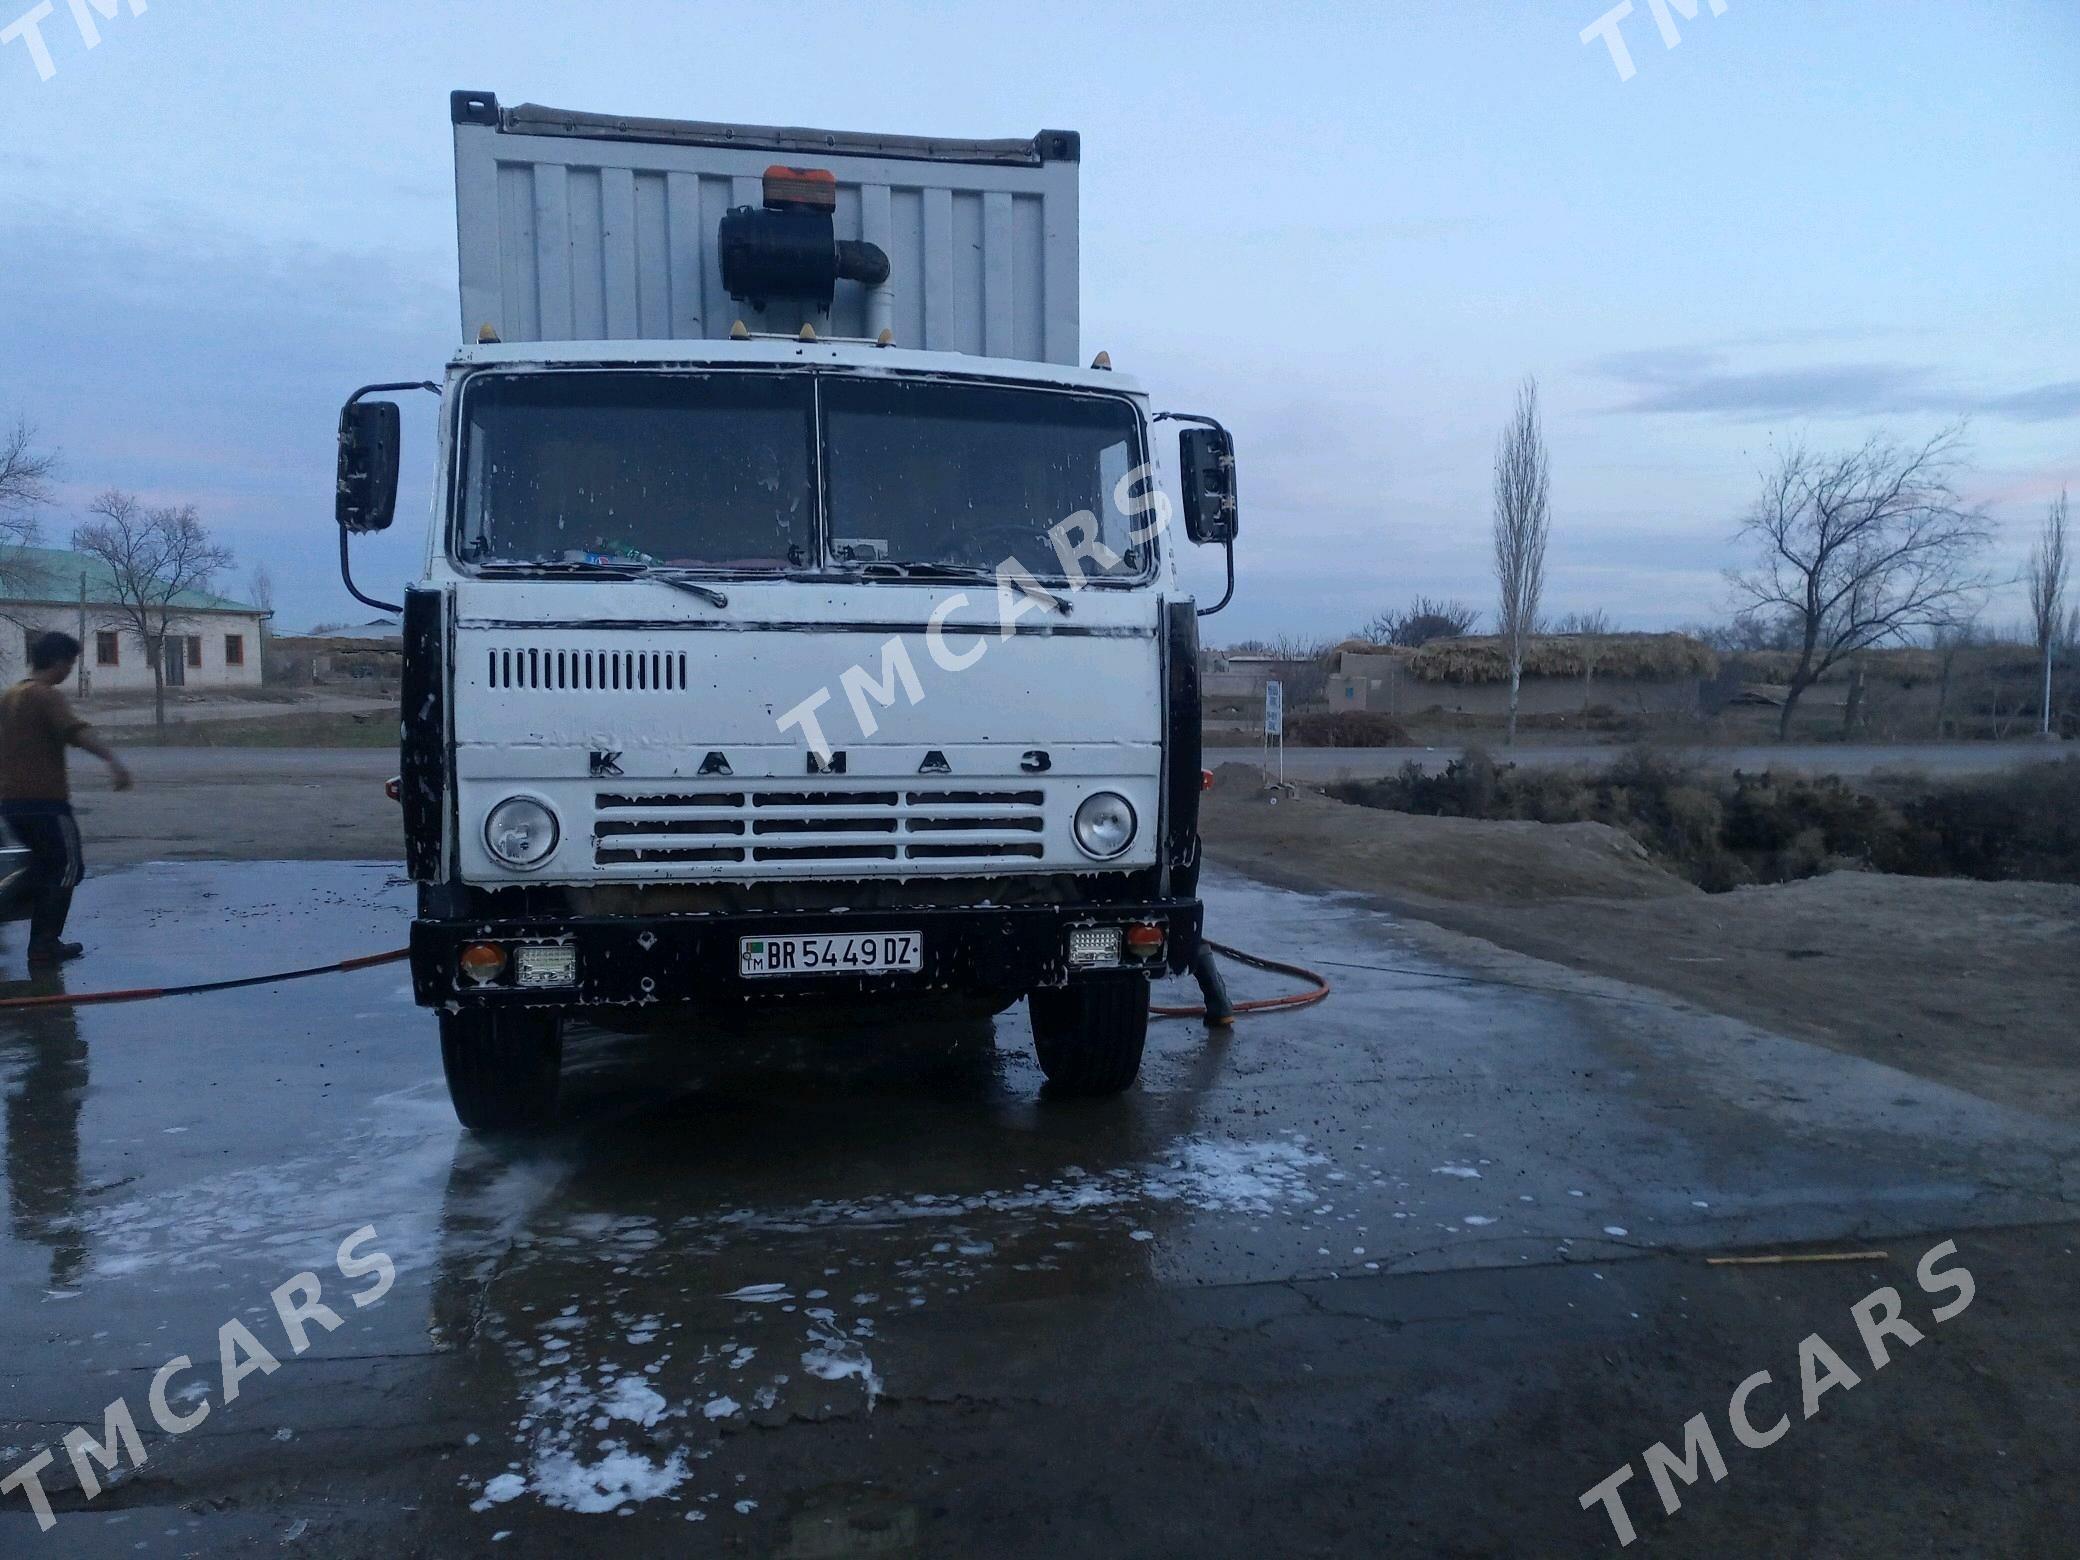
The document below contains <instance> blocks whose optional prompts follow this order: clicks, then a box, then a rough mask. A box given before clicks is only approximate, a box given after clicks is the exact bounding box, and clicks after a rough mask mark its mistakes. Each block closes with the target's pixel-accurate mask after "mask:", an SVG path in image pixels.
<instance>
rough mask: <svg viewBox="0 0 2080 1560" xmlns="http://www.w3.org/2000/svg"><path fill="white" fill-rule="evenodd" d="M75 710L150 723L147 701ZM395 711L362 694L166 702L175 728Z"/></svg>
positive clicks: (94, 717)
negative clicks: (204, 723)
mask: <svg viewBox="0 0 2080 1560" xmlns="http://www.w3.org/2000/svg"><path fill="white" fill-rule="evenodd" d="M78 707H79V712H80V714H82V715H83V716H85V717H86V718H87V719H88V720H90V721H92V722H93V723H94V724H95V725H97V726H107V727H114V728H121V727H125V726H149V725H151V724H152V706H151V701H150V700H146V701H145V702H144V703H142V704H139V703H135V702H132V701H131V700H128V699H126V700H125V701H124V702H123V703H121V704H102V703H97V702H96V701H94V700H92V699H87V700H82V701H80V702H79V706H78ZM396 708H397V699H396V696H395V695H392V696H390V697H389V698H370V697H368V696H367V695H365V694H352V693H309V694H305V695H304V696H303V697H302V698H298V699H211V698H194V699H191V698H187V697H184V696H182V695H178V694H176V695H172V696H170V697H169V698H168V700H167V705H166V719H167V722H168V723H169V724H171V725H176V726H178V725H183V724H185V723H186V722H189V721H196V720H263V719H266V718H268V717H270V716H278V715H333V714H342V713H351V714H356V715H374V714H380V713H383V712H385V711H395V710H396Z"/></svg>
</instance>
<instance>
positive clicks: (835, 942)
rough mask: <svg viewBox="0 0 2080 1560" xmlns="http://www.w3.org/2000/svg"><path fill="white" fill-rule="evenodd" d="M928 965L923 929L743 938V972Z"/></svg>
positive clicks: (868, 970) (870, 971)
mask: <svg viewBox="0 0 2080 1560" xmlns="http://www.w3.org/2000/svg"><path fill="white" fill-rule="evenodd" d="M923 968H924V937H923V934H921V933H918V932H847V933H845V934H844V935H842V936H831V937H820V936H810V937H741V938H739V939H738V940H737V973H738V974H739V975H892V974H896V973H898V972H901V971H905V970H911V971H915V970H921V969H923Z"/></svg>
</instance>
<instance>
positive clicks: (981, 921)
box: [412, 899, 1201, 1007]
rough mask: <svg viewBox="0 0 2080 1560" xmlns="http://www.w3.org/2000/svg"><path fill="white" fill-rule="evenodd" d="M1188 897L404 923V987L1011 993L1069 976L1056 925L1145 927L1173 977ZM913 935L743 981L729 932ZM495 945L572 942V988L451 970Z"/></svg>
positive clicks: (753, 993)
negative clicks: (825, 963)
mask: <svg viewBox="0 0 2080 1560" xmlns="http://www.w3.org/2000/svg"><path fill="white" fill-rule="evenodd" d="M1200 919H1201V911H1200V905H1199V901H1198V900H1196V899H1179V900H1164V901H1155V902H1143V903H1140V904H1108V905H1103V906H1096V905H1006V906H993V907H989V908H981V909H977V908H961V909H950V910H891V911H879V910H877V911H873V912H871V913H868V912H856V913H847V914H842V915H833V914H830V913H828V912H824V913H803V914H788V913H780V912H768V913H763V914H755V915H685V916H658V917H579V916H554V917H550V916H543V917H526V918H515V919H510V920H466V919H454V920H435V919H423V918H422V919H420V920H417V921H414V922H413V923H412V989H413V993H414V995H415V996H416V997H417V998H418V1000H419V1003H420V1005H421V1006H423V1007H443V1006H446V1005H448V1004H450V1003H458V1002H459V1003H462V1004H464V1005H470V1006H475V1005H482V1006H499V1007H506V1006H518V1007H596V1006H625V1005H629V1004H641V1003H651V1002H715V1001H748V1000H754V999H757V998H760V997H779V996H795V997H802V996H809V997H842V996H847V995H852V994H875V995H884V994H885V995H891V996H899V995H901V994H903V993H905V992H927V991H943V992H957V993H967V992H974V993H985V992H989V993H1007V994H1008V993H1016V992H1024V991H1030V990H1032V989H1034V988H1035V987H1038V986H1058V985H1061V984H1062V983H1063V982H1064V981H1065V980H1067V979H1068V978H1069V976H1070V974H1071V971H1070V968H1069V963H1068V946H1069V933H1070V931H1071V930H1072V929H1074V928H1076V927H1082V926H1126V925H1128V924H1147V923H1154V924H1156V925H1158V926H1161V927H1162V928H1163V929H1164V932H1165V934H1166V935H1165V938H1164V946H1163V953H1162V955H1161V957H1159V958H1155V959H1151V960H1148V961H1147V962H1146V963H1145V964H1142V965H1138V966H1136V967H1137V968H1143V969H1147V970H1149V971H1150V972H1151V973H1154V972H1156V971H1159V970H1160V971H1165V972H1167V973H1170V974H1181V973H1183V972H1184V971H1185V970H1186V969H1188V968H1189V967H1190V965H1191V960H1192V955H1193V953H1194V952H1195V951H1196V950H1197V948H1198V945H1199V928H1200ZM854 932H857V933H864V932H918V933H921V934H922V936H923V939H924V947H923V965H924V967H923V968H922V969H921V970H918V971H915V972H904V973H889V974H879V975H864V976H862V975H846V974H827V975H804V976H754V977H746V976H744V975H740V974H739V973H738V968H737V944H738V939H739V938H743V937H784V936H789V935H797V934H808V935H836V934H840V933H854ZM478 942H486V943H495V944H497V945H499V946H501V947H503V948H506V949H508V950H510V949H513V948H516V947H520V946H523V945H526V944H529V943H569V944H571V945H572V946H574V947H575V948H576V949H577V951H578V976H577V984H576V985H570V986H543V987H529V988H522V987H518V986H515V985H513V984H511V980H512V970H511V963H510V960H509V962H508V967H507V970H506V973H505V974H504V975H503V976H501V977H500V978H499V979H498V980H496V981H493V982H491V983H489V984H486V985H479V984H477V983H476V982H474V981H472V980H468V979H465V978H464V977H462V976H461V974H460V973H459V969H458V965H457V956H458V955H459V954H460V952H461V950H462V948H463V947H464V946H465V945H466V944H469V943H478Z"/></svg>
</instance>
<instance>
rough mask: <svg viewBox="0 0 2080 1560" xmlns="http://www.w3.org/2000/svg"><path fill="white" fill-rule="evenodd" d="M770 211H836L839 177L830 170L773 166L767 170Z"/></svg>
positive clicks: (766, 194) (766, 193)
mask: <svg viewBox="0 0 2080 1560" xmlns="http://www.w3.org/2000/svg"><path fill="white" fill-rule="evenodd" d="M765 196H766V207H767V209H768V210H779V209H782V208H785V207H789V206H792V207H794V208H795V209H796V210H799V211H836V210H837V209H838V176H837V175H836V174H834V173H832V172H831V171H830V169H828V168H789V167H787V166H785V165H784V164H781V163H774V164H773V166H772V167H770V168H768V169H766V176H765Z"/></svg>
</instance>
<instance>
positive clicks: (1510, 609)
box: [1495, 378, 1552, 745]
mask: <svg viewBox="0 0 2080 1560" xmlns="http://www.w3.org/2000/svg"><path fill="white" fill-rule="evenodd" d="M1550 487H1551V483H1550V474H1549V472H1548V470H1547V463H1546V440H1545V431H1544V429H1543V428H1542V427H1541V426H1540V424H1539V419H1538V381H1537V380H1536V379H1532V378H1527V379H1525V381H1524V384H1523V387H1522V388H1521V389H1519V390H1518V391H1517V409H1516V413H1515V415H1513V416H1512V417H1511V418H1510V420H1509V424H1508V426H1506V427H1505V428H1504V429H1503V430H1502V437H1501V439H1499V440H1498V441H1497V443H1496V446H1495V580H1496V583H1497V585H1498V586H1500V588H1501V589H1500V604H1499V606H1498V607H1497V609H1496V613H1495V626H1496V629H1497V631H1498V632H1499V633H1500V634H1501V635H1502V643H1503V649H1504V650H1505V651H1506V652H1507V653H1508V655H1509V729H1508V733H1507V735H1506V736H1505V738H1504V740H1505V742H1507V743H1509V744H1511V745H1514V744H1515V742H1516V740H1517V693H1518V690H1519V688H1520V687H1521V686H1522V684H1523V681H1524V646H1525V643H1526V641H1528V640H1529V639H1530V638H1531V636H1532V635H1533V634H1534V633H1536V632H1537V630H1538V598H1539V596H1540V595H1541V594H1542V593H1543V592H1544V590H1545V582H1546V533H1547V531H1548V529H1549V528H1550V525H1551V521H1552V513H1551V507H1550V504H1549V499H1548V495H1549V491H1550Z"/></svg>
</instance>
